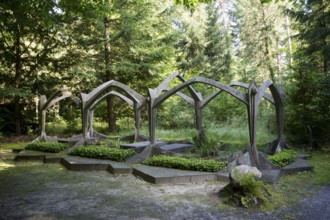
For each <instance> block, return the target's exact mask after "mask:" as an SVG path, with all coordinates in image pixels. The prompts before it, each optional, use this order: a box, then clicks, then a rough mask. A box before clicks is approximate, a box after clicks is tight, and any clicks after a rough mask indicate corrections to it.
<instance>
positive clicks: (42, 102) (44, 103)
mask: <svg viewBox="0 0 330 220" xmlns="http://www.w3.org/2000/svg"><path fill="white" fill-rule="evenodd" d="M60 94H62V96H60V97H57V96H58V95H60ZM56 97H57V98H56ZM66 98H70V99H71V100H72V101H73V102H75V103H76V104H77V105H78V104H79V103H80V100H79V99H78V98H77V97H76V96H74V95H72V93H71V92H69V91H67V90H65V89H59V90H57V91H56V92H55V93H54V94H52V95H51V96H50V97H49V99H47V97H46V96H45V95H41V96H40V99H39V119H40V120H41V123H40V136H39V137H38V138H37V139H36V140H34V141H40V140H45V141H49V139H50V138H49V137H48V136H47V134H46V113H47V110H48V109H49V108H51V107H52V106H54V105H55V104H56V103H58V102H59V101H61V100H63V99H66Z"/></svg>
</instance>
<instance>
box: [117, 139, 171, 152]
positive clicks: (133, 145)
mask: <svg viewBox="0 0 330 220" xmlns="http://www.w3.org/2000/svg"><path fill="white" fill-rule="evenodd" d="M164 144H165V143H164V142H160V141H158V142H157V143H156V145H157V146H162V145H164ZM149 145H150V141H142V142H135V143H130V144H122V145H121V146H120V148H122V149H133V150H135V152H136V153H141V152H142V151H143V150H144V149H145V148H146V147H147V146H149Z"/></svg>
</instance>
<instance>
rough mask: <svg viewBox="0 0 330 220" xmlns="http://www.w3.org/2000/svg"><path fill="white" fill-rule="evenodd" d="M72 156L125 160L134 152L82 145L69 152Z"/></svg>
mask: <svg viewBox="0 0 330 220" xmlns="http://www.w3.org/2000/svg"><path fill="white" fill-rule="evenodd" d="M69 154H70V155H74V156H81V157H89V158H96V159H103V160H114V161H125V160H126V159H127V158H129V157H131V156H133V155H134V154H135V151H134V150H131V149H128V150H124V149H118V148H109V147H103V146H83V147H79V148H77V149H74V150H73V151H71V152H70V153H69Z"/></svg>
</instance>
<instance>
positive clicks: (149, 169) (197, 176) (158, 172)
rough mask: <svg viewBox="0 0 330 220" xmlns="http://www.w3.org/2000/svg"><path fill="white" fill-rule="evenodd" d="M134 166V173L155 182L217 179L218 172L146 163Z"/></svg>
mask: <svg viewBox="0 0 330 220" xmlns="http://www.w3.org/2000/svg"><path fill="white" fill-rule="evenodd" d="M132 167H133V169H134V171H133V174H134V175H136V176H139V177H141V178H142V179H144V180H145V181H147V182H150V183H155V184H182V183H200V182H205V181H207V180H217V174H216V173H210V172H198V171H186V170H178V169H169V168H163V167H153V166H145V165H133V166H132Z"/></svg>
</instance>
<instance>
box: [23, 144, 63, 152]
mask: <svg viewBox="0 0 330 220" xmlns="http://www.w3.org/2000/svg"><path fill="white" fill-rule="evenodd" d="M68 147H69V146H68V145H67V144H64V143H57V142H34V143H30V144H28V145H27V146H26V147H25V149H26V150H35V151H42V152H50V153H59V152H60V151H62V150H64V149H66V148H68Z"/></svg>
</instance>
